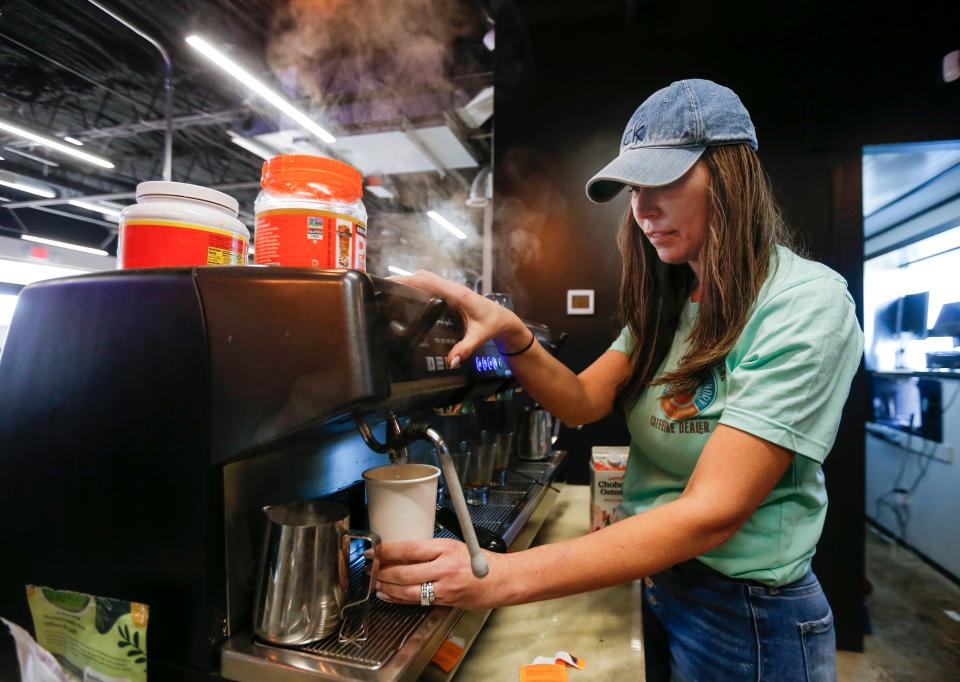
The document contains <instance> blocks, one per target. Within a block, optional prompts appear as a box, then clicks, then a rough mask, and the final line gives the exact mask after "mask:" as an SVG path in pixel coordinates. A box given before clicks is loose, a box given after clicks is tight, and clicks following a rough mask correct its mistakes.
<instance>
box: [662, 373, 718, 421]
mask: <svg viewBox="0 0 960 682" xmlns="http://www.w3.org/2000/svg"><path fill="white" fill-rule="evenodd" d="M718 381H719V377H718V376H717V370H716V368H713V369H711V370H710V374H709V376H707V379H706V381H704V382H703V383H702V384H700V385H699V386H698V387H697V390H696V391H694V392H693V393H691V392H689V391H687V392H686V393H678V394H676V395H674V396H672V397H667V396H666V395H664V396H663V397H662V398H660V409H661V410H663V413H664V414H665V415H667V418H668V419H673V420H675V421H676V420H680V419H690V418H691V417H696V416H697V415H698V414H700V413H701V412H703V411H704V410H705V409H707V408H708V407H710V405H712V404H713V401H714V400H715V399H716V397H717V384H718ZM668 388H669V387H668ZM667 390H668V389H664V393H666V392H667Z"/></svg>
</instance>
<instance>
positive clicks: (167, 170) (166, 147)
mask: <svg viewBox="0 0 960 682" xmlns="http://www.w3.org/2000/svg"><path fill="white" fill-rule="evenodd" d="M87 2H89V3H90V4H91V5H93V6H94V7H96V8H97V9H99V10H100V11H101V12H104V13H105V14H108V15H109V16H111V17H113V18H114V19H115V20H116V21H118V22H120V23H121V24H123V25H124V26H126V27H127V28H129V29H130V30H131V31H133V32H134V33H136V34H137V35H138V36H140V37H141V38H143V39H144V40H146V41H147V42H148V43H150V44H151V45H153V46H154V47H155V48H157V51H158V52H159V53H160V56H161V57H162V58H163V64H164V77H163V89H164V93H165V98H164V105H163V110H164V111H163V114H164V118H165V119H166V131H165V133H164V140H163V179H164V180H167V181H169V180H171V179H172V176H173V62H171V61H170V55H169V54H167V51H166V50H165V49H163V46H162V45H161V44H160V43H159V42H158V41H157V40H156V39H154V38H153V37H152V36H150V35H149V34H148V33H146V32H145V31H144V30H142V29H140V28H138V27H137V26H135V25H134V24H132V23H130V22H129V21H127V20H126V19H124V18H123V17H121V16H120V15H119V14H117V13H116V12H114V11H113V10H111V9H109V8H107V7H104V6H103V5H102V4H100V3H99V2H97V0H87Z"/></svg>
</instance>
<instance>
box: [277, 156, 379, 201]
mask: <svg viewBox="0 0 960 682" xmlns="http://www.w3.org/2000/svg"><path fill="white" fill-rule="evenodd" d="M260 186H261V187H262V188H263V189H265V190H269V191H271V192H276V193H278V194H292V195H295V196H298V197H303V198H315V199H326V200H331V199H332V200H334V201H345V202H348V203H352V202H354V201H357V200H358V199H360V197H362V196H363V176H362V175H361V174H360V171H358V170H357V169H356V168H354V167H353V166H351V165H350V164H349V163H344V162H343V161H337V160H336V159H330V158H327V157H325V156H311V155H309V154H283V155H281V156H275V157H273V158H272V159H268V160H267V161H264V162H263V175H262V176H261V178H260Z"/></svg>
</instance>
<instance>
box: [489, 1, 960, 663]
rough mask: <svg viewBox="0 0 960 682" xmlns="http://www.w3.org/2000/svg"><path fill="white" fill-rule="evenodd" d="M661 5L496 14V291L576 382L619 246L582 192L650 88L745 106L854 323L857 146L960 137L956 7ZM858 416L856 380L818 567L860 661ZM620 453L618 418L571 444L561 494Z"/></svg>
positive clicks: (620, 206)
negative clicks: (889, 11) (584, 305)
mask: <svg viewBox="0 0 960 682" xmlns="http://www.w3.org/2000/svg"><path fill="white" fill-rule="evenodd" d="M561 4H562V5H563V6H566V7H571V5H570V4H569V3H561ZM661 4H662V5H664V6H659V5H657V6H654V5H652V4H649V3H640V2H627V3H625V4H624V6H625V7H626V10H625V11H618V12H609V13H606V14H603V13H601V12H597V13H595V14H593V15H590V14H589V13H588V12H586V11H585V10H584V9H583V6H585V4H584V5H583V6H581V7H580V10H579V11H580V12H581V13H582V15H581V16H577V17H568V18H563V17H558V16H545V14H546V15H548V14H549V12H546V11H545V10H544V7H546V6H547V5H549V3H547V5H544V3H519V6H518V5H514V4H507V5H505V6H504V7H503V8H502V9H501V12H500V14H499V16H498V17H497V90H496V131H495V141H496V144H495V169H496V172H495V184H494V189H495V201H496V219H495V235H496V243H497V245H498V246H497V252H496V262H495V266H494V268H495V269H494V289H495V290H501V291H511V292H512V293H513V294H514V299H515V307H516V309H517V312H518V313H519V314H521V315H522V316H525V317H528V318H530V319H535V320H539V321H543V322H545V323H547V324H548V325H550V326H551V328H554V329H557V330H564V331H568V332H570V339H569V341H568V343H567V346H566V347H565V349H564V351H563V352H562V353H561V359H562V360H563V361H564V362H565V363H566V364H567V365H568V366H570V367H571V368H572V369H573V370H575V371H579V370H582V369H584V368H585V367H586V366H587V365H589V364H590V363H591V362H592V361H593V360H594V359H596V357H598V356H599V355H600V354H601V353H602V352H603V351H604V350H605V349H606V348H607V347H608V346H609V344H610V343H611V341H612V340H613V338H614V337H615V336H616V330H617V327H618V325H617V324H616V323H615V321H614V320H613V319H612V318H613V316H614V314H615V310H616V301H617V288H618V282H619V276H620V266H619V254H618V252H617V249H616V231H617V225H618V220H619V218H620V215H622V213H623V211H624V209H625V207H626V203H627V199H626V197H625V195H624V196H622V197H621V198H619V199H618V200H615V201H613V202H611V203H610V204H607V205H602V206H597V205H594V204H591V203H590V202H589V201H588V200H587V198H586V196H585V194H584V184H585V182H586V181H587V179H589V177H590V176H591V175H592V174H593V173H594V172H596V171H597V170H599V169H600V168H601V167H602V166H603V165H604V164H605V163H607V162H608V161H609V160H610V159H612V158H613V156H615V155H616V153H617V150H618V143H619V139H620V135H621V133H622V131H623V127H624V125H625V124H626V121H627V119H628V118H629V117H630V115H631V113H632V112H633V110H634V109H635V108H636V107H637V106H638V105H639V104H640V103H641V102H642V101H643V100H644V99H645V98H646V97H647V95H649V94H650V93H652V92H653V91H655V90H657V89H659V88H660V87H663V86H665V85H667V84H669V83H670V82H672V81H674V80H678V79H682V78H690V77H698V78H709V79H711V80H715V81H717V82H719V83H722V84H724V85H727V86H729V87H731V88H733V90H734V91H735V92H737V93H738V94H739V95H740V97H741V99H742V100H743V102H744V104H745V105H746V106H747V108H748V110H749V111H750V113H751V115H752V117H753V120H754V123H755V125H756V128H757V134H758V137H759V140H760V150H759V153H760V157H761V159H762V161H763V162H764V164H765V166H766V168H767V170H768V172H769V174H770V176H771V179H772V181H773V184H774V188H775V191H776V194H777V197H778V200H779V201H780V203H781V205H782V207H783V208H784V209H785V212H786V214H787V217H788V219H789V221H790V223H791V224H792V226H793V227H794V229H795V231H796V232H797V233H798V235H799V236H800V237H801V240H802V241H803V242H804V243H805V244H806V246H807V247H808V248H809V250H810V252H811V253H812V254H813V256H814V257H815V258H817V259H818V260H821V261H823V262H824V263H826V264H827V265H829V266H830V267H832V268H834V269H835V270H837V271H838V272H840V273H841V274H842V275H843V276H844V277H846V278H847V281H848V282H849V284H850V289H851V292H852V293H853V295H854V297H855V299H856V300H857V302H858V310H859V311H860V313H861V319H862V282H863V237H862V214H861V177H860V173H861V170H860V168H861V162H860V159H861V147H862V145H863V144H878V143H887V142H904V141H919V140H935V139H956V138H960V82H953V83H943V81H942V79H941V77H940V72H941V62H942V59H943V56H944V55H945V54H946V53H947V52H949V51H951V50H955V49H958V48H960V34H958V33H957V32H956V26H957V22H956V18H957V10H956V9H954V8H953V6H952V5H947V4H942V5H930V4H927V3H925V4H924V5H925V7H924V8H923V9H922V10H921V9H917V6H918V5H919V3H915V4H914V5H912V6H911V7H910V8H908V9H905V8H903V7H901V8H900V11H899V13H898V14H897V15H896V16H892V15H891V16H889V17H877V16H875V15H876V13H877V10H869V11H868V10H862V9H861V8H857V7H849V8H843V9H836V8H835V7H834V6H833V5H831V6H826V7H819V8H817V7H815V6H810V5H805V6H804V7H800V8H790V9H774V8H770V7H767V8H765V9H764V10H762V11H761V13H758V12H757V10H750V9H748V8H747V7H746V6H745V5H739V4H738V5H736V7H737V10H736V12H734V11H733V10H732V7H733V6H731V5H729V4H728V3H713V5H716V6H711V4H710V3H706V2H700V1H699V0H697V1H694V2H686V3H683V4H682V5H681V6H679V7H677V8H675V9H673V8H670V7H667V6H666V5H668V4H671V3H661ZM835 4H836V5H840V4H841V3H835ZM533 5H536V6H537V9H538V11H537V12H533V11H531V9H530V8H531V6H533ZM555 6H556V7H559V6H560V5H555ZM802 12H806V14H802ZM558 13H559V12H556V13H555V14H558ZM567 289H595V290H596V296H597V300H596V308H597V311H596V315H594V316H592V317H569V316H567V315H566V290H567ZM866 402H867V395H866V385H865V383H864V381H863V376H862V374H861V375H860V376H858V377H857V379H856V380H855V382H854V386H853V389H852V392H851V397H850V400H849V401H848V405H847V409H846V412H845V413H844V419H843V423H842V425H841V428H840V432H839V434H838V437H837V442H836V445H835V447H834V451H833V453H832V454H831V456H830V457H829V458H828V460H827V463H826V465H825V467H824V470H825V472H826V476H827V488H828V493H829V495H830V511H829V514H828V518H827V527H826V529H825V530H824V535H823V539H822V540H821V542H820V545H819V549H818V557H817V560H816V561H815V564H814V567H815V570H816V571H817V572H818V574H819V575H820V578H821V581H822V582H823V583H824V586H825V589H826V590H827V593H828V596H829V597H830V600H831V603H832V605H833V608H834V612H835V614H836V617H837V627H838V643H839V645H840V646H841V648H845V649H854V650H860V649H861V648H862V641H863V640H862V634H863V621H862V588H863V523H862V522H863V494H864V493H863V487H864V420H865V414H866ZM627 442H628V434H627V432H626V429H625V428H624V425H623V420H622V419H621V418H619V417H611V418H608V419H606V420H603V421H602V422H598V423H597V424H593V425H588V426H586V427H584V428H583V430H582V431H573V430H565V431H564V432H563V435H562V437H561V441H560V443H559V445H560V446H561V447H564V448H566V449H567V450H569V451H570V463H569V466H568V469H567V478H568V480H569V481H571V482H577V483H583V482H586V480H587V458H588V456H589V448H590V446H591V445H593V444H614V443H620V444H625V443H627Z"/></svg>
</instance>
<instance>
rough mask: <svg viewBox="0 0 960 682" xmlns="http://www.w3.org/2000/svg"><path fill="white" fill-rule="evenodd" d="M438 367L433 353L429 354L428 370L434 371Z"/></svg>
mask: <svg viewBox="0 0 960 682" xmlns="http://www.w3.org/2000/svg"><path fill="white" fill-rule="evenodd" d="M436 368H437V363H435V362H434V361H433V356H432V355H428V356H427V371H428V372H432V371H434V370H435V369H436Z"/></svg>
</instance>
